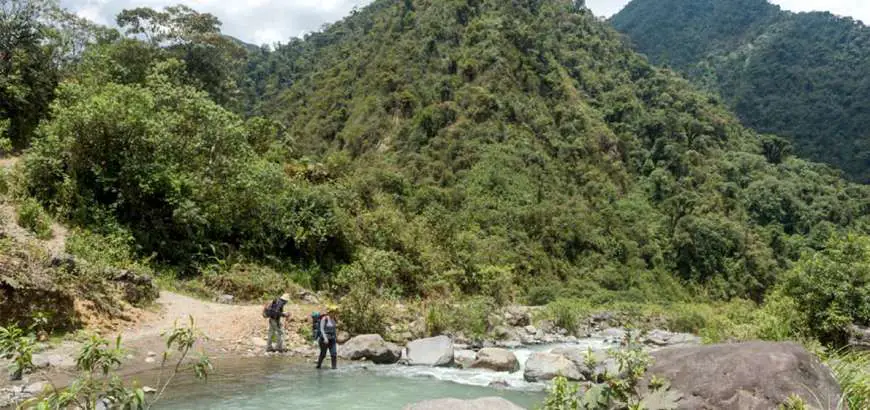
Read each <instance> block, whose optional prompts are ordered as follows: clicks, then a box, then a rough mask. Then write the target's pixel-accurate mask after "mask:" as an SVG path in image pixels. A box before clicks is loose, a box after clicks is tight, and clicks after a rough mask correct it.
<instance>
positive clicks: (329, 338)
mask: <svg viewBox="0 0 870 410" xmlns="http://www.w3.org/2000/svg"><path fill="white" fill-rule="evenodd" d="M336 310H337V308H336V306H335V305H331V306H329V307H328V308H327V309H326V314H324V315H321V316H320V329H318V333H317V336H318V337H319V339H318V343H319V344H320V357H319V358H318V359H317V368H318V369H319V368H320V366H321V365H323V359H325V358H326V350H327V349H328V350H329V357H330V359H332V368H333V369H335V368H336V357H335V356H336V347H335V344H336V323H335V317H334V316H335V315H336V314H337V313H338V312H336Z"/></svg>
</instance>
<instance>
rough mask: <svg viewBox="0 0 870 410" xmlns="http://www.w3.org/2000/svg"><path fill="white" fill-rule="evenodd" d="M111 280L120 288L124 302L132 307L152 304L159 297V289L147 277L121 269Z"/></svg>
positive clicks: (151, 279)
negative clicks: (132, 305)
mask: <svg viewBox="0 0 870 410" xmlns="http://www.w3.org/2000/svg"><path fill="white" fill-rule="evenodd" d="M112 280H113V281H115V283H117V284H118V286H119V287H120V288H121V290H122V292H123V293H124V300H126V301H127V302H130V303H132V304H134V305H141V304H143V303H148V302H152V301H154V300H156V299H157V297H158V296H160V288H158V287H157V284H156V283H154V279H153V278H152V277H151V276H149V275H146V274H140V273H138V272H135V271H133V270H129V269H123V270H119V271H117V272H116V273H115V274H114V275H113V278H112Z"/></svg>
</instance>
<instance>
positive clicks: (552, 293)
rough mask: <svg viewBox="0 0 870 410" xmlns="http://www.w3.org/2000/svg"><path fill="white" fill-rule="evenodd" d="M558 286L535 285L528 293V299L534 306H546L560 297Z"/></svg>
mask: <svg viewBox="0 0 870 410" xmlns="http://www.w3.org/2000/svg"><path fill="white" fill-rule="evenodd" d="M558 296H559V294H558V292H556V287H555V286H552V285H542V286H534V287H532V288H529V291H528V293H527V294H526V301H527V302H528V304H529V305H532V306H544V305H546V304H548V303H550V302H552V301H554V300H556V297H558Z"/></svg>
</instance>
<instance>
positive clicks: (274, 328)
mask: <svg viewBox="0 0 870 410" xmlns="http://www.w3.org/2000/svg"><path fill="white" fill-rule="evenodd" d="M289 301H290V295H289V294H287V293H285V294H283V295H281V297H279V298H278V299H275V300H273V301H272V303H271V304H269V305H268V306H267V307H266V308H264V309H263V316H264V317H267V318H268V319H269V338H268V339H267V342H266V351H267V352H283V351H284V329H282V328H281V318H288V317H290V314H289V313H284V306H285V305H286V304H287V302H289ZM273 341H276V346H277V348H276V349H272V342H273Z"/></svg>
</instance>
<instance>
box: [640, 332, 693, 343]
mask: <svg viewBox="0 0 870 410" xmlns="http://www.w3.org/2000/svg"><path fill="white" fill-rule="evenodd" d="M643 343H644V344H647V345H651V346H657V347H666V346H680V345H699V344H701V338H700V337H698V336H695V335H693V334H689V333H672V332H668V331H666V330H660V329H655V330H653V331H651V332H649V333H647V334H646V336H644V338H643Z"/></svg>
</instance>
